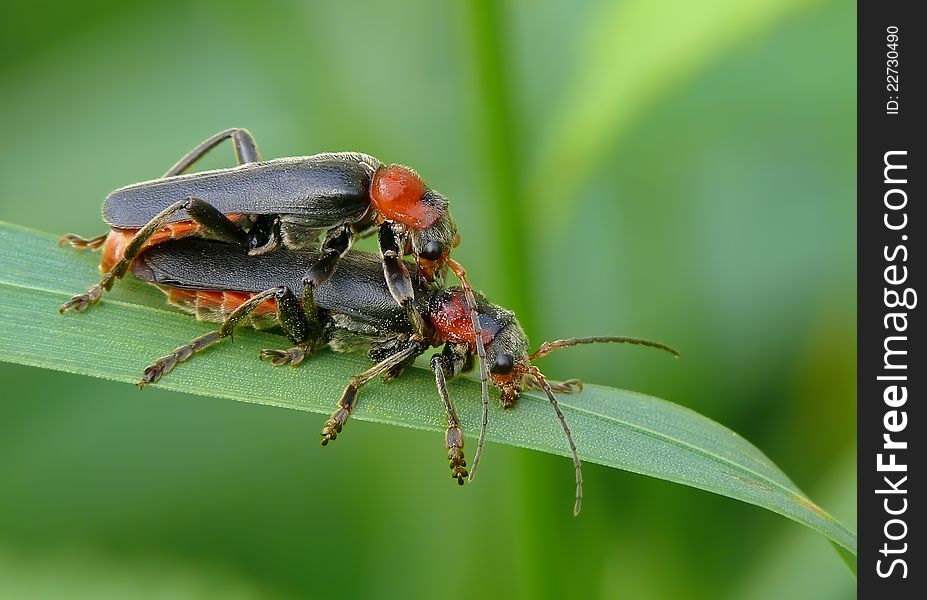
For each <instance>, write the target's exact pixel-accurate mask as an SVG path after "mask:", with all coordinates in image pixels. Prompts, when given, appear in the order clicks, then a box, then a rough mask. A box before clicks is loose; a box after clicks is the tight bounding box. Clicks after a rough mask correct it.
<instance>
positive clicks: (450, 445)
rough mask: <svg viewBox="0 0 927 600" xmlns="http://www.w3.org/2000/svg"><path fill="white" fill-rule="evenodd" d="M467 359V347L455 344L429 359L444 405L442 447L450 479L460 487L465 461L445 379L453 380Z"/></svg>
mask: <svg viewBox="0 0 927 600" xmlns="http://www.w3.org/2000/svg"><path fill="white" fill-rule="evenodd" d="M466 358H467V347H466V346H460V345H456V344H445V346H444V352H443V353H441V354H435V355H433V356H432V357H431V370H432V371H434V374H435V385H437V387H438V395H439V396H441V401H442V402H443V403H444V413H445V416H446V417H447V429H445V430H444V447H445V448H447V460H448V464H449V466H450V468H451V477H453V478H454V479H456V480H457V483H459V484H460V485H463V484H464V481H465V478H466V477H467V468H466V467H467V461H466V460H464V453H463V447H464V439H463V432H462V431H460V420H459V419H458V418H457V410H456V409H455V408H454V403H453V402H452V401H451V397H450V394H448V392H447V381H446V379H445V377H447V378H453V377H454V376H455V375H457V373H459V372H460V370H461V369H462V368H463V366H464V364H465V362H466Z"/></svg>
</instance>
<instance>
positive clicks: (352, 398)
mask: <svg viewBox="0 0 927 600" xmlns="http://www.w3.org/2000/svg"><path fill="white" fill-rule="evenodd" d="M424 351H425V346H424V345H422V344H421V343H420V342H418V341H416V340H411V341H409V342H408V343H407V344H405V347H402V348H401V349H400V350H399V351H397V352H396V353H394V354H392V355H390V356H388V357H386V358H384V359H383V360H381V361H380V362H378V363H377V364H375V365H374V366H372V367H370V368H369V369H367V370H366V371H364V372H363V373H361V374H359V375H355V376H354V377H352V378H351V382H350V383H349V384H348V386H347V387H346V388H345V389H344V393H342V394H341V398H340V399H339V400H338V408H337V409H336V410H335V412H333V413H332V416H331V417H329V419H328V420H327V421H325V426H324V427H323V428H322V445H323V446H327V445H328V443H329V442H330V441H332V440H334V439H335V438H336V437H338V434H339V433H341V430H342V429H343V428H344V424H345V423H346V422H347V420H348V417H350V416H351V413H353V412H354V405H355V403H356V402H357V394H358V392H360V389H361V388H362V387H363V386H364V385H365V384H366V383H367V382H368V381H370V380H371V379H373V378H374V377H377V376H378V375H381V374H383V373H386V372H387V371H389V370H390V369H392V368H394V367H395V366H397V365H399V364H401V363H403V362H405V361H406V360H409V359H410V358H415V357H416V356H418V355H420V354H421V353H422V352H424Z"/></svg>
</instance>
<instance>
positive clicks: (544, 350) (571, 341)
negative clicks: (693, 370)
mask: <svg viewBox="0 0 927 600" xmlns="http://www.w3.org/2000/svg"><path fill="white" fill-rule="evenodd" d="M608 342H616V343H622V344H637V345H639V346H649V347H650V348H657V349H658V350H665V351H666V352H669V353H670V354H672V355H673V356H675V357H676V358H679V352H677V351H676V350H675V349H673V348H671V347H670V346H667V345H666V344H661V343H660V342H654V341H652V340H645V339H643V338H635V337H624V336H618V335H596V336H590V337H577V338H568V339H565V340H556V341H554V342H544V343H543V344H541V345H540V347H538V349H537V350H535V351H534V352H533V353H532V354H531V355H529V356H528V359H529V360H534V359H536V358H541V357H542V356H545V355H547V354H550V353H551V352H553V351H554V350H556V349H558V348H567V347H569V346H578V345H580V344H596V343H608Z"/></svg>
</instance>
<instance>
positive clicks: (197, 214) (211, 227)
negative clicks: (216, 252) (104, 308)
mask: <svg viewBox="0 0 927 600" xmlns="http://www.w3.org/2000/svg"><path fill="white" fill-rule="evenodd" d="M181 211H186V213H187V214H188V215H189V216H190V218H191V219H193V220H194V221H196V222H197V223H199V224H200V225H201V226H202V227H203V229H204V231H205V232H206V234H207V235H208V237H210V238H212V239H217V240H220V241H224V242H230V243H238V244H247V243H248V236H247V235H246V234H245V232H244V231H242V230H241V229H240V228H239V227H238V226H237V225H235V224H234V223H233V222H232V221H230V220H229V218H228V217H226V216H225V215H224V214H222V213H221V212H220V211H219V210H217V209H216V208H215V207H213V206H212V205H211V204H209V203H207V202H205V201H203V200H200V199H199V198H184V199H183V200H178V201H177V202H175V203H173V204H171V205H170V206H168V207H167V208H165V209H164V210H162V211H161V212H160V213H158V214H157V215H155V216H154V218H152V219H151V221H149V222H148V223H147V224H146V225H145V226H144V227H142V228H141V229H139V230H138V231H137V232H136V234H135V236H134V237H133V238H132V241H131V242H129V244H128V246H126V249H125V251H124V252H123V254H122V258H121V259H120V260H119V262H117V263H116V264H115V265H113V267H112V268H111V269H110V270H109V271H108V272H107V273H106V274H105V275H104V276H103V279H101V280H100V283H98V284H97V285H95V286H93V287H92V288H90V289H89V290H87V291H86V292H85V293H83V294H78V295H77V296H74V297H73V298H71V299H70V300H68V301H67V302H65V303H64V304H63V305H62V306H61V308H59V309H58V311H59V312H62V313H63V312H65V311H66V310H68V309H69V308H73V309H74V310H76V311H78V312H80V311H83V310H84V309H86V308H87V307H88V306H90V305H92V304H96V303H97V302H99V300H100V296H102V295H103V291H104V290H105V291H109V290H110V289H112V287H113V283H115V281H116V280H117V279H121V278H122V277H123V276H124V275H125V274H126V271H128V270H129V266H130V265H131V264H132V261H133V260H135V258H136V257H137V256H138V255H139V253H141V251H142V250H143V249H144V248H145V246H146V244H147V243H148V240H150V239H151V236H153V235H154V234H155V233H156V232H157V231H158V230H159V229H161V228H162V227H164V226H165V225H167V224H168V223H169V222H170V220H171V218H173V216H174V215H175V214H177V213H179V212H181Z"/></svg>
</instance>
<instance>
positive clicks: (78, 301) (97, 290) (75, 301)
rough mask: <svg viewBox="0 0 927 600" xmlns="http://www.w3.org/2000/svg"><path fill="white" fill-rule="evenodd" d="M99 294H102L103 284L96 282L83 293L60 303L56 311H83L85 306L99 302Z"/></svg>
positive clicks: (62, 312)
mask: <svg viewBox="0 0 927 600" xmlns="http://www.w3.org/2000/svg"><path fill="white" fill-rule="evenodd" d="M101 296H103V286H102V285H101V284H99V283H98V284H97V285H95V286H93V287H92V288H90V289H89V290H87V291H86V292H84V293H83V294H78V295H76V296H73V297H71V299H70V300H68V301H67V302H65V303H64V304H62V305H61V307H60V308H59V309H58V312H59V313H61V314H64V313H65V312H67V311H68V310H70V309H74V310H75V311H77V312H84V311H85V310H87V308H89V307H90V306H92V305H94V304H96V303H97V302H99V301H100V297H101Z"/></svg>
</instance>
